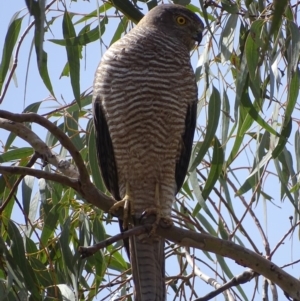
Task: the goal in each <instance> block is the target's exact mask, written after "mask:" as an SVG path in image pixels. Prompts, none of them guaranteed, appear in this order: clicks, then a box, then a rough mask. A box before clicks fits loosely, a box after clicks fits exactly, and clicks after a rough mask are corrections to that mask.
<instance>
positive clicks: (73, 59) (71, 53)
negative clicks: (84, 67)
mask: <svg viewBox="0 0 300 301" xmlns="http://www.w3.org/2000/svg"><path fill="white" fill-rule="evenodd" d="M63 36H64V39H65V40H66V51H67V57H68V63H69V68H70V77H71V86H72V89H73V94H74V97H75V100H76V102H77V104H78V106H79V107H80V63H79V58H80V51H79V46H78V45H77V44H73V43H72V40H71V39H72V38H75V37H76V32H75V28H74V25H73V23H72V20H71V18H70V14H69V13H68V12H67V11H65V13H64V18H63Z"/></svg>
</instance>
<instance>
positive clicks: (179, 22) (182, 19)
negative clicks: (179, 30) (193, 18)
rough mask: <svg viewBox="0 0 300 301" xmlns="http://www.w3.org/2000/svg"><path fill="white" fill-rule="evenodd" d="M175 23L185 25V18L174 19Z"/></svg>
mask: <svg viewBox="0 0 300 301" xmlns="http://www.w3.org/2000/svg"><path fill="white" fill-rule="evenodd" d="M176 22H177V23H178V24H179V25H184V24H185V23H186V19H185V17H182V16H179V17H177V18H176Z"/></svg>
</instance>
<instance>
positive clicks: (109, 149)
mask: <svg viewBox="0 0 300 301" xmlns="http://www.w3.org/2000/svg"><path fill="white" fill-rule="evenodd" d="M94 124H95V135H96V138H97V139H96V141H97V142H96V143H97V157H98V162H99V166H100V170H101V175H102V178H103V181H104V183H105V186H106V188H107V190H108V191H109V192H110V193H111V194H112V195H113V197H114V198H115V200H117V201H119V200H121V198H120V193H119V184H118V172H117V166H116V161H115V155H114V149H113V145H112V141H111V137H110V134H109V130H108V125H107V121H106V118H105V113H104V111H103V108H102V105H101V101H100V98H99V97H97V98H96V99H95V101H94Z"/></svg>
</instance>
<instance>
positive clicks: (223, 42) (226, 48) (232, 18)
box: [219, 14, 238, 63]
mask: <svg viewBox="0 0 300 301" xmlns="http://www.w3.org/2000/svg"><path fill="white" fill-rule="evenodd" d="M237 20H238V15H237V14H231V15H229V18H228V20H227V22H226V25H225V27H224V28H223V30H222V32H221V37H220V46H219V47H220V49H221V62H222V63H224V62H226V61H227V60H229V59H230V57H231V55H232V50H233V42H234V34H235V29H236V23H237Z"/></svg>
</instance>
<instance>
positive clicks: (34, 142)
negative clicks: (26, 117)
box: [0, 118, 79, 179]
mask: <svg viewBox="0 0 300 301" xmlns="http://www.w3.org/2000/svg"><path fill="white" fill-rule="evenodd" d="M0 128H3V129H5V130H7V131H10V132H12V133H14V134H16V135H17V136H18V137H20V138H22V139H23V140H25V141H26V142H28V143H29V144H30V145H31V146H32V147H33V148H34V150H35V151H36V152H37V153H38V154H39V156H40V157H41V158H42V159H43V160H44V161H45V162H47V163H50V164H52V165H53V166H55V167H56V168H57V169H58V170H59V171H60V172H61V173H63V174H64V175H66V176H68V177H70V178H77V179H78V177H79V173H78V171H77V169H76V167H75V166H74V165H72V164H71V163H70V162H69V161H67V160H64V159H62V158H61V157H59V156H58V155H57V154H56V153H55V152H53V151H52V150H51V149H50V148H49V147H48V146H47V144H46V143H45V142H43V141H42V140H41V139H40V138H39V136H37V135H36V134H35V133H34V132H32V131H31V130H30V129H29V128H28V127H27V126H25V125H23V124H22V123H19V122H14V121H10V120H8V119H4V118H0Z"/></svg>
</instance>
